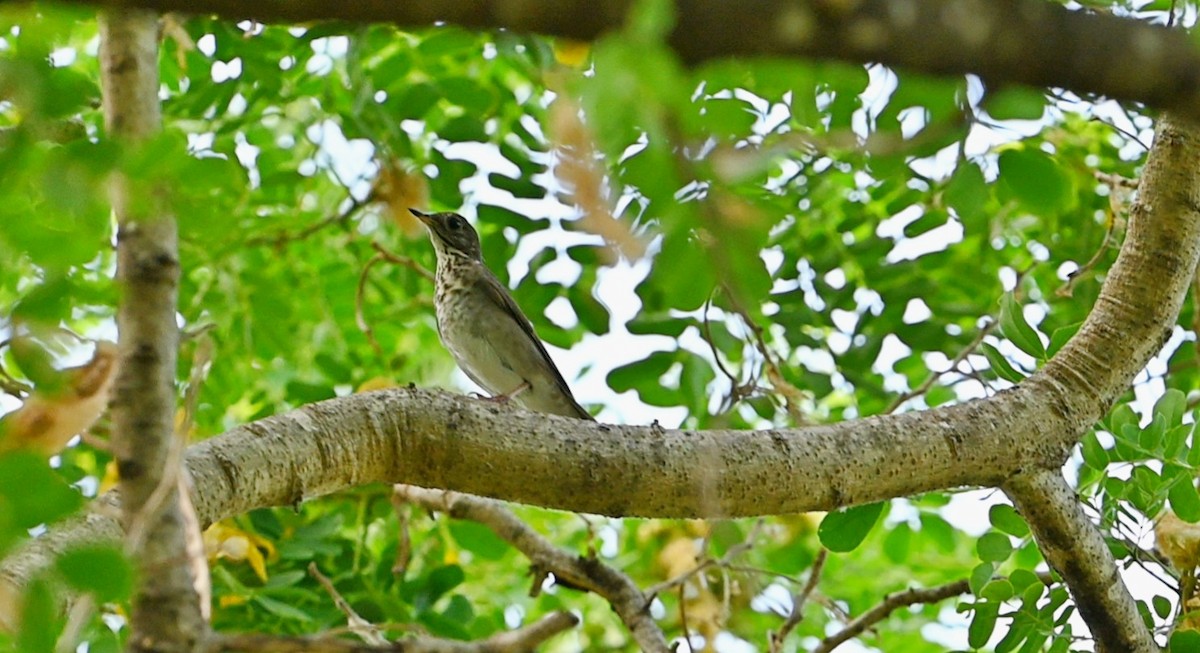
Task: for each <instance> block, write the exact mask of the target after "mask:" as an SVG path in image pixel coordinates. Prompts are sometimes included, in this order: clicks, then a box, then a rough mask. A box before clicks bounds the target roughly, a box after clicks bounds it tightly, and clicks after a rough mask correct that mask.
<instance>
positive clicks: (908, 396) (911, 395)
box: [884, 319, 999, 414]
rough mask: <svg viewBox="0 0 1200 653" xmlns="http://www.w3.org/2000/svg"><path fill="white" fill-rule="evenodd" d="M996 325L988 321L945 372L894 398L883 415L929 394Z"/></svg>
mask: <svg viewBox="0 0 1200 653" xmlns="http://www.w3.org/2000/svg"><path fill="white" fill-rule="evenodd" d="M997 324H999V321H998V320H996V319H991V320H989V321H988V323H987V324H985V325H984V327H983V328H982V329H980V330H979V333H977V334H976V335H975V338H974V339H973V340H971V342H969V343H967V346H966V347H963V349H962V351H960V352H958V355H957V356H955V357H954V360H952V361H950V365H949V366H948V367H947V368H946V369H945V370H943V371H941V372H933V373H931V374H930V375H929V376H928V377H926V378H925V380H924V381H922V382H921V385H919V386H917V387H915V388H913V389H912V390H909V391H908V392H906V393H904V394H902V395H900V396H899V397H896V400H895V401H893V402H892V405H890V406H888V408H887V410H885V411H884V414H891V413H894V412H895V411H896V409H897V408H899V407H900V406H903V405H904V402H906V401H909V400H912V399H915V398H917V397H920V396H921V395H923V394H925V393H926V392H929V389H930V388H932V387H933V384H934V383H936V382H937V380H938V379H940V378H942V376H944V375H946V374H949V373H950V372H953V371H954V370H955V369H957V368H958V366H959V364H960V363H962V362H963V361H965V360H967V357H968V356H970V355H971V354H973V353H975V350H976V349H977V348H978V347H979V345H980V343H982V342H983V339H984V338H986V337H987V336H988V334H989V333H991V332H992V331H993V330H994V329H995V328H996V325H997Z"/></svg>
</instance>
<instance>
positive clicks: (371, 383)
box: [354, 376, 396, 393]
mask: <svg viewBox="0 0 1200 653" xmlns="http://www.w3.org/2000/svg"><path fill="white" fill-rule="evenodd" d="M394 387H396V382H395V381H393V380H391V379H389V378H388V377H386V376H373V377H371V378H369V379H367V380H366V381H363V382H362V385H360V386H358V388H356V389H355V390H354V392H356V393H362V392H371V391H372V390H383V389H385V388H394Z"/></svg>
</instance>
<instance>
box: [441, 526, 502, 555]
mask: <svg viewBox="0 0 1200 653" xmlns="http://www.w3.org/2000/svg"><path fill="white" fill-rule="evenodd" d="M450 533H451V534H452V535H453V536H454V541H455V542H458V544H459V546H461V547H462V548H464V549H466V550H468V551H470V552H471V553H474V554H475V555H477V556H479V557H481V558H483V559H485V560H499V559H501V558H503V557H504V554H506V553H508V550H509V547H508V543H507V542H505V541H504V540H502V539H500V536H498V535H496V533H495V531H493V530H492V529H490V528H488V527H487V526H484V525H483V524H480V523H479V522H474V521H461V520H455V521H452V522H450Z"/></svg>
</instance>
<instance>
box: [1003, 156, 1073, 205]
mask: <svg viewBox="0 0 1200 653" xmlns="http://www.w3.org/2000/svg"><path fill="white" fill-rule="evenodd" d="M999 166H1000V177H999V181H1000V183H1001V186H1002V187H1003V188H1005V189H1006V190H1007V191H1009V192H1010V193H1011V194H1012V196H1013V197H1015V198H1016V200H1017V202H1018V203H1020V204H1021V205H1022V206H1023V207H1024V208H1025V209H1027V210H1028V211H1030V212H1032V213H1034V214H1037V215H1042V216H1052V215H1055V214H1057V213H1059V212H1061V211H1063V210H1065V209H1067V208H1069V207H1070V206H1071V205H1072V204H1073V201H1074V192H1075V191H1074V188H1073V184H1072V183H1071V179H1070V177H1068V176H1067V174H1066V173H1065V172H1064V171H1063V169H1062V168H1061V167H1060V166H1059V165H1058V163H1057V162H1056V161H1055V160H1054V159H1053V158H1051V157H1050V155H1048V154H1046V153H1044V152H1041V151H1039V150H1035V149H1029V148H1023V149H1010V150H1006V151H1004V152H1002V153H1001V154H1000V159H999Z"/></svg>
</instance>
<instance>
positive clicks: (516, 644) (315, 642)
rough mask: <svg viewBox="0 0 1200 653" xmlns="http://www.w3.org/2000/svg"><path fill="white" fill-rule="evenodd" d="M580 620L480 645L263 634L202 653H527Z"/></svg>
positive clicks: (228, 640) (555, 616)
mask: <svg viewBox="0 0 1200 653" xmlns="http://www.w3.org/2000/svg"><path fill="white" fill-rule="evenodd" d="M578 623H579V618H578V617H576V616H575V615H573V614H571V613H570V612H561V611H560V612H552V613H550V614H548V615H546V616H544V617H542V618H541V619H538V620H537V621H535V622H533V623H531V624H529V625H528V626H522V627H521V628H517V629H516V630H509V631H506V632H502V633H497V634H495V635H492V636H491V637H489V638H487V639H483V640H480V641H477V642H463V641H460V640H455V639H441V638H437V637H413V638H409V639H404V640H400V641H397V642H389V643H386V644H383V645H380V646H374V645H370V644H361V643H359V642H355V641H352V640H348V639H336V638H333V637H326V636H296V637H288V636H280V635H264V634H244V635H224V634H216V635H211V636H209V637H208V638H207V639H206V640H205V641H204V642H202V643H201V644H200V645H199V646H198V647H197V650H198V651H199V653H233V652H234V651H254V652H255V653H524V652H526V651H532V650H534V649H536V648H537V647H538V646H539V645H540V644H542V643H543V642H545V641H546V640H548V639H550V638H551V637H553V636H555V635H557V634H559V633H561V632H563V631H566V630H570V629H571V628H574V627H575V626H576V625H577V624H578Z"/></svg>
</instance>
